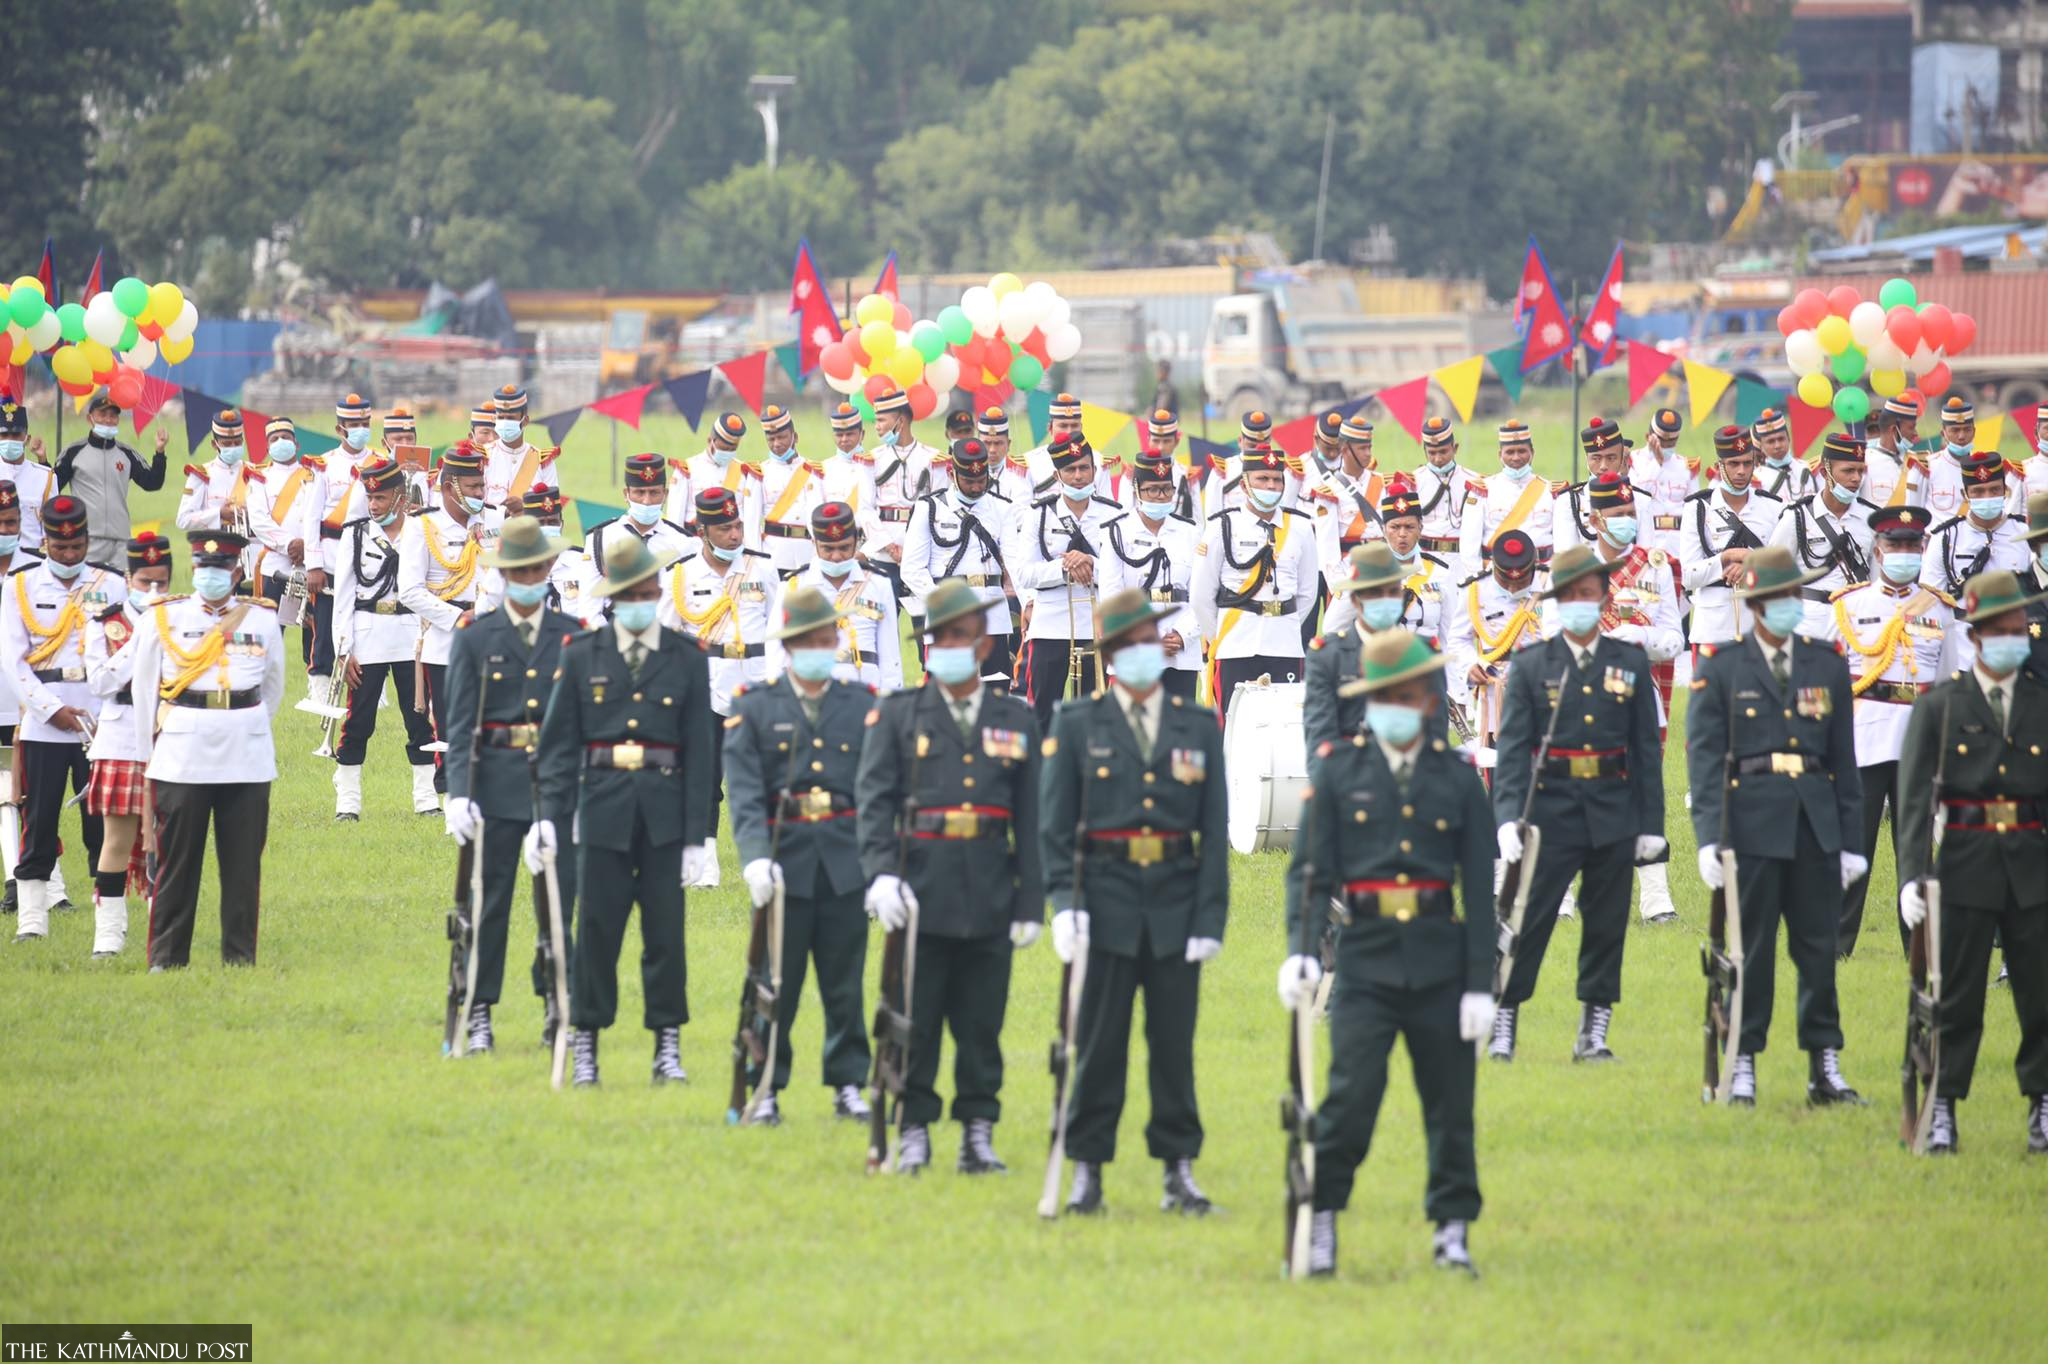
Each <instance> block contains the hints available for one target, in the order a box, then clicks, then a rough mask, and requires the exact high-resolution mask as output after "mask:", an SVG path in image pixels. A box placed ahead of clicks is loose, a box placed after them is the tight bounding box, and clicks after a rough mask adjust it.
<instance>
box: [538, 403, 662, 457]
mask: <svg viewBox="0 0 2048 1364" xmlns="http://www.w3.org/2000/svg"><path fill="white" fill-rule="evenodd" d="M643 399H644V395H643ZM582 415H583V409H582V408H580V407H571V408H567V409H565V410H563V411H561V412H557V413H554V414H553V415H551V416H546V417H542V418H541V419H540V424H541V426H542V427H543V428H544V429H545V430H546V431H547V433H548V443H549V444H551V445H560V444H561V443H562V441H563V439H564V438H566V437H567V436H568V434H569V428H570V427H572V426H574V425H575V424H576V419H577V418H578V417H580V416H582ZM634 429H635V430H638V429H639V428H638V426H637V425H636V426H635V428H634Z"/></svg>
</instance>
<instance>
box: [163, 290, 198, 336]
mask: <svg viewBox="0 0 2048 1364" xmlns="http://www.w3.org/2000/svg"><path fill="white" fill-rule="evenodd" d="M198 326H199V309H198V308H197V307H195V306H194V305H193V303H192V300H191V299H189V298H188V299H186V300H185V306H184V307H182V308H180V309H178V316H177V318H176V320H174V321H173V322H172V323H171V325H170V326H168V327H165V328H164V335H165V336H168V337H169V338H170V339H171V340H173V341H189V340H191V339H192V333H193V331H194V330H195V329H197V328H198Z"/></svg>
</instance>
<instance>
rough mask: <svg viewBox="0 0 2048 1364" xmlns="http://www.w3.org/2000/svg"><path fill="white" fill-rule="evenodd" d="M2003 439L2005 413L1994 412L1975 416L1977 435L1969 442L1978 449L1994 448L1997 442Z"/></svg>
mask: <svg viewBox="0 0 2048 1364" xmlns="http://www.w3.org/2000/svg"><path fill="white" fill-rule="evenodd" d="M2003 439H2005V414H2004V413H2003V412H1999V413H1996V414H1994V415H1992V416H1988V417H1979V418H1977V435H1976V438H1975V439H1974V440H1972V441H1971V442H1970V443H1971V444H1972V445H1974V446H1976V447H1977V448H1978V449H1979V450H1996V449H1997V448H1998V442H1999V441H2001V440H2003Z"/></svg>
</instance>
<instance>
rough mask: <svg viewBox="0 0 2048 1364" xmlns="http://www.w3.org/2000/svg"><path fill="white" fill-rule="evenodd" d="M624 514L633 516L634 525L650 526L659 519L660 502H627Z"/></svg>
mask: <svg viewBox="0 0 2048 1364" xmlns="http://www.w3.org/2000/svg"><path fill="white" fill-rule="evenodd" d="M626 515H628V516H630V517H632V518H633V524H634V525H636V526H651V525H653V524H654V523H655V522H657V521H659V520H661V503H659V502H628V503H627V504H626Z"/></svg>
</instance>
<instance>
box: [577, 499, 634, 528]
mask: <svg viewBox="0 0 2048 1364" xmlns="http://www.w3.org/2000/svg"><path fill="white" fill-rule="evenodd" d="M569 500H570V501H572V502H574V503H575V504H576V529H577V532H578V533H579V534H582V535H589V534H590V532H592V531H594V530H596V529H597V528H598V527H599V526H601V525H603V524H604V523H605V522H607V521H616V520H618V519H619V518H620V517H621V516H624V515H625V514H626V509H625V508H624V507H614V506H613V505H611V504H610V503H609V502H591V501H587V500H585V499H584V498H581V497H574V498H571V499H569Z"/></svg>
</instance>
